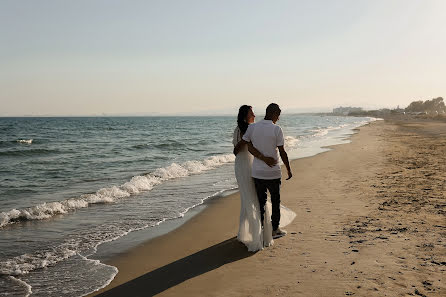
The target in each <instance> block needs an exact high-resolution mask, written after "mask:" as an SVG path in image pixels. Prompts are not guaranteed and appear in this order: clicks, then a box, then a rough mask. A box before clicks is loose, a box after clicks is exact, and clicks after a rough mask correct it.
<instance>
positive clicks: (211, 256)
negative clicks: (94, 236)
mask: <svg viewBox="0 0 446 297" xmlns="http://www.w3.org/2000/svg"><path fill="white" fill-rule="evenodd" d="M251 255H253V253H251V252H248V250H247V249H246V246H245V245H244V244H242V243H240V242H239V241H237V239H236V238H235V237H233V238H231V239H228V240H225V241H223V242H220V243H218V244H216V245H214V246H211V247H208V248H206V249H204V250H201V251H199V252H197V253H195V254H192V255H190V256H187V257H184V258H182V259H180V260H177V261H175V262H172V263H170V264H167V265H165V266H163V267H160V268H158V269H156V270H153V271H151V272H148V273H146V274H144V275H142V276H140V277H138V278H135V279H133V280H131V281H128V282H127V283H124V284H122V285H120V286H118V287H115V288H113V289H111V290H108V291H105V292H103V293H101V294H99V295H98V296H101V297H105V296H129V297H131V296H132V297H133V296H154V295H156V294H159V293H161V292H163V291H164V290H167V289H169V288H171V287H174V286H176V285H178V284H180V283H182V282H184V281H186V280H188V279H190V278H193V277H196V276H198V275H201V274H203V273H206V272H208V271H211V270H214V269H216V268H219V267H220V266H223V265H225V264H227V263H231V262H235V261H238V260H241V259H243V258H247V257H249V256H251Z"/></svg>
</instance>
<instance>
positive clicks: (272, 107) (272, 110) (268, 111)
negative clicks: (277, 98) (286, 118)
mask: <svg viewBox="0 0 446 297" xmlns="http://www.w3.org/2000/svg"><path fill="white" fill-rule="evenodd" d="M280 112H281V110H280V108H279V105H278V104H276V103H271V104H270V105H268V107H267V108H266V114H267V115H273V114H275V113H278V114H280Z"/></svg>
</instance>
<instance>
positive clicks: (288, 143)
mask: <svg viewBox="0 0 446 297" xmlns="http://www.w3.org/2000/svg"><path fill="white" fill-rule="evenodd" d="M298 143H299V139H297V138H296V137H293V136H285V148H294V147H296V146H297V144H298Z"/></svg>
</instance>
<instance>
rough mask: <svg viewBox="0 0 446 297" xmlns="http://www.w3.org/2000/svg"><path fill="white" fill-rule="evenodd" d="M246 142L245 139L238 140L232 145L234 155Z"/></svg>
mask: <svg viewBox="0 0 446 297" xmlns="http://www.w3.org/2000/svg"><path fill="white" fill-rule="evenodd" d="M247 143H248V142H247V141H245V140H243V139H242V140H240V141H239V142H238V143H237V145H236V146H234V151H233V153H234V155H236V156H237V154H238V153H239V152H240V150H241V149H242V147H243V146H244V145H246V144H247Z"/></svg>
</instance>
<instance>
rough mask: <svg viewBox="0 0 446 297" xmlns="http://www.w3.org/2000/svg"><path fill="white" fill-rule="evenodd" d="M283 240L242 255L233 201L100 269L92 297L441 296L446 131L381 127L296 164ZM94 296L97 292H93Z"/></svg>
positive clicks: (444, 284)
mask: <svg viewBox="0 0 446 297" xmlns="http://www.w3.org/2000/svg"><path fill="white" fill-rule="evenodd" d="M291 166H292V169H293V173H294V177H293V179H291V180H290V181H283V183H282V203H283V204H285V205H286V206H287V207H289V208H291V209H292V210H293V211H295V212H296V214H297V216H296V219H295V220H294V221H293V222H292V223H291V224H290V225H289V226H287V228H286V230H287V231H288V232H289V233H288V235H287V236H285V237H283V238H280V239H277V240H275V244H274V246H272V247H269V248H266V249H264V250H263V251H260V252H257V253H249V252H247V251H246V248H245V247H244V246H243V245H242V244H241V243H239V242H237V241H236V239H235V235H236V234H237V225H238V212H239V207H240V202H239V196H238V194H234V195H230V196H228V197H225V198H221V199H214V200H212V201H211V202H210V203H209V206H208V207H207V208H206V209H205V210H204V211H202V212H201V213H199V214H198V215H196V216H195V217H193V218H192V219H191V220H189V221H188V222H186V223H185V224H184V225H182V226H181V227H179V228H178V229H176V230H174V231H172V232H170V233H168V234H166V235H163V236H161V237H158V238H156V239H153V240H150V241H148V242H145V243H144V244H142V245H140V246H138V247H136V248H134V249H131V250H129V251H127V252H125V253H123V254H122V255H120V256H118V257H116V258H115V259H112V260H111V261H110V262H109V263H108V264H111V265H114V266H116V267H118V269H119V273H118V275H117V276H116V278H115V279H114V280H113V282H112V283H111V284H110V285H109V286H107V287H106V288H104V289H103V290H101V291H99V292H97V293H102V294H100V296H153V295H156V294H159V296H306V297H308V296H330V297H331V296H352V295H354V296H446V279H445V276H446V198H445V192H446V182H445V181H446V123H440V122H425V121H423V122H421V121H418V122H417V121H392V120H386V121H379V122H374V123H372V124H370V125H367V126H364V127H362V128H360V132H359V133H358V134H356V135H354V136H353V137H352V143H350V144H344V145H338V146H335V147H333V150H332V151H329V152H326V153H322V154H319V155H317V156H314V157H309V158H304V159H299V160H295V161H293V162H292V164H291ZM97 293H96V294H97Z"/></svg>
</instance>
